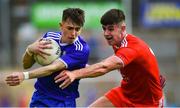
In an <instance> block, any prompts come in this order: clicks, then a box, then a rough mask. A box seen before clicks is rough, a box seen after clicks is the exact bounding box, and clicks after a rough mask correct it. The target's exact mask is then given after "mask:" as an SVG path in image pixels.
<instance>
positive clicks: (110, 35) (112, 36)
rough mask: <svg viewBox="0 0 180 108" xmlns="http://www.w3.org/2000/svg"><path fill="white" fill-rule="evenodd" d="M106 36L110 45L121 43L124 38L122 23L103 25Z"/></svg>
mask: <svg viewBox="0 0 180 108" xmlns="http://www.w3.org/2000/svg"><path fill="white" fill-rule="evenodd" d="M102 29H103V32H104V37H105V39H106V40H107V42H108V44H109V45H117V46H119V45H120V42H121V40H122V35H121V34H122V33H121V32H122V30H121V25H120V24H114V25H106V26H105V25H103V26H102Z"/></svg>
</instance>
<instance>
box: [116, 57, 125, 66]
mask: <svg viewBox="0 0 180 108" xmlns="http://www.w3.org/2000/svg"><path fill="white" fill-rule="evenodd" d="M114 56H115V57H116V58H117V61H118V62H119V63H122V64H123V67H124V65H125V64H124V61H123V60H122V59H121V58H120V57H118V56H117V55H114Z"/></svg>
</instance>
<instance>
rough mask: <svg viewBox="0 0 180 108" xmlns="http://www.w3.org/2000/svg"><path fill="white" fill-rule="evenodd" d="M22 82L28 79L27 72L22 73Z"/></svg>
mask: <svg viewBox="0 0 180 108" xmlns="http://www.w3.org/2000/svg"><path fill="white" fill-rule="evenodd" d="M23 75H24V80H27V79H29V72H23Z"/></svg>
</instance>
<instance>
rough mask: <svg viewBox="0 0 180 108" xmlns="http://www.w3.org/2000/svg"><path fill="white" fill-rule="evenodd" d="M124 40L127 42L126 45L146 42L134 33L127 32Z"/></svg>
mask: <svg viewBox="0 0 180 108" xmlns="http://www.w3.org/2000/svg"><path fill="white" fill-rule="evenodd" d="M126 41H127V43H128V45H130V46H131V45H132V46H135V45H145V44H146V43H145V42H144V40H142V39H141V38H139V37H137V36H135V35H132V34H128V35H127V36H126Z"/></svg>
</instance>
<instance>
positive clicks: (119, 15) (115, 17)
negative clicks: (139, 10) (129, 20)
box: [101, 9, 125, 25]
mask: <svg viewBox="0 0 180 108" xmlns="http://www.w3.org/2000/svg"><path fill="white" fill-rule="evenodd" d="M121 21H125V15H124V12H123V11H122V10H120V9H110V10H109V11H107V12H106V13H104V15H103V16H102V17H101V24H102V25H112V24H118V23H120V22H121Z"/></svg>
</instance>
